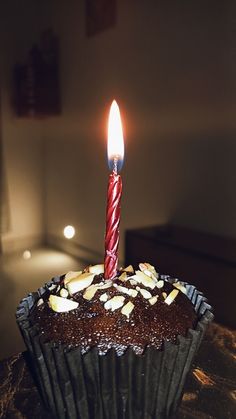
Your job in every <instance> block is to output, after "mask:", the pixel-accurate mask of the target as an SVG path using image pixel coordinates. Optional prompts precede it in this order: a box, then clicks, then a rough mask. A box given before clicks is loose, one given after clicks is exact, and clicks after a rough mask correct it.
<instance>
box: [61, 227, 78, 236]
mask: <svg viewBox="0 0 236 419" xmlns="http://www.w3.org/2000/svg"><path fill="white" fill-rule="evenodd" d="M63 234H64V236H65V238H66V239H72V237H74V235H75V228H74V227H73V226H66V227H65V228H64V230H63Z"/></svg>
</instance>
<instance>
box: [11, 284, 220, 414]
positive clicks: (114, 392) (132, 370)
mask: <svg viewBox="0 0 236 419" xmlns="http://www.w3.org/2000/svg"><path fill="white" fill-rule="evenodd" d="M166 278H167V277H165V279H166ZM59 281H60V277H56V278H53V279H52V281H50V282H49V283H47V284H46V285H45V287H43V288H40V289H39V290H38V292H37V293H32V294H29V295H28V296H27V297H26V298H24V299H23V300H22V301H21V303H20V305H19V307H18V309H17V312H16V318H17V323H18V325H19V328H20V330H21V333H22V336H23V338H24V341H25V344H26V346H27V349H28V351H29V353H30V356H31V361H32V365H33V369H34V375H35V377H36V380H37V384H38V387H39V389H40V394H41V396H42V399H43V401H44V404H45V405H46V407H47V408H48V409H49V410H50V411H51V413H52V414H53V415H54V417H55V418H59V419H68V418H69V419H80V418H81V419H94V418H96V419H110V418H111V417H112V418H113V419H154V418H160V419H162V418H163V419H164V418H170V417H174V415H175V412H176V409H177V408H178V405H179V403H180V401H181V398H182V394H183V388H184V383H185V379H186V375H187V373H188V371H189V369H190V366H191V363H192V359H193V357H194V355H195V353H196V351H197V349H198V347H199V345H200V343H201V340H202V337H203V335H204V332H205V329H206V327H207V325H208V323H209V322H210V321H211V320H212V319H213V314H212V312H211V307H210V306H209V305H208V303H207V302H206V299H205V297H204V296H203V295H202V293H200V292H199V291H197V290H196V288H195V287H194V286H192V285H188V284H185V286H186V289H187V296H188V298H189V299H190V300H191V301H192V303H193V304H194V306H195V310H196V312H197V314H198V318H199V320H198V323H197V326H196V329H195V330H192V329H190V330H189V331H188V334H187V336H186V337H182V336H179V337H178V339H177V343H176V344H173V343H169V342H165V343H164V346H163V349H162V350H161V351H160V350H157V349H155V348H152V347H149V348H146V349H145V351H144V354H143V355H136V354H135V353H134V352H133V350H132V349H128V350H127V351H126V352H125V353H124V354H123V355H122V356H117V354H116V352H115V350H113V349H111V350H109V351H108V353H107V354H106V355H99V354H98V351H97V349H96V348H93V349H91V350H89V351H88V353H86V354H82V353H81V349H80V348H79V347H77V348H74V349H71V348H68V347H66V346H65V345H56V344H55V343H51V342H48V343H45V342H44V341H43V339H42V336H41V335H39V333H38V330H37V327H36V326H35V325H31V324H30V321H29V314H30V310H31V308H32V307H33V306H34V304H35V303H36V302H37V301H38V299H39V298H40V297H41V296H42V295H43V294H44V292H45V291H46V289H47V288H48V287H49V286H50V285H52V284H55V283H58V282H59ZM171 282H173V280H171Z"/></svg>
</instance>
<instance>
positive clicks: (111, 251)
mask: <svg viewBox="0 0 236 419" xmlns="http://www.w3.org/2000/svg"><path fill="white" fill-rule="evenodd" d="M107 155H108V165H109V168H110V169H111V170H112V173H111V174H110V176H109V182H108V189H107V212H106V237H105V259H104V277H105V279H111V278H114V277H115V276H116V273H117V266H118V246H119V224H120V201H121V194H122V179H121V176H120V175H119V174H118V172H119V171H120V170H121V167H122V164H123V158H124V142H123V132H122V125H121V118H120V111H119V107H118V105H117V103H116V101H113V102H112V105H111V109H110V114H109V121H108V144H107Z"/></svg>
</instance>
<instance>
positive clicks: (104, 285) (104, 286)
mask: <svg viewBox="0 0 236 419" xmlns="http://www.w3.org/2000/svg"><path fill="white" fill-rule="evenodd" d="M112 285H113V281H111V280H110V279H109V280H107V281H105V282H102V283H101V284H100V285H98V286H97V287H98V289H99V290H105V289H107V288H110V287H111V286H112Z"/></svg>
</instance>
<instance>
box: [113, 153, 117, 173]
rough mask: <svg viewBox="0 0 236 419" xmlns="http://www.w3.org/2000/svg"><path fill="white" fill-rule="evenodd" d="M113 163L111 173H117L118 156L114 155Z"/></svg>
mask: <svg viewBox="0 0 236 419" xmlns="http://www.w3.org/2000/svg"><path fill="white" fill-rule="evenodd" d="M113 164H114V166H113V173H114V174H115V175H117V172H118V158H117V157H114V160H113Z"/></svg>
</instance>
